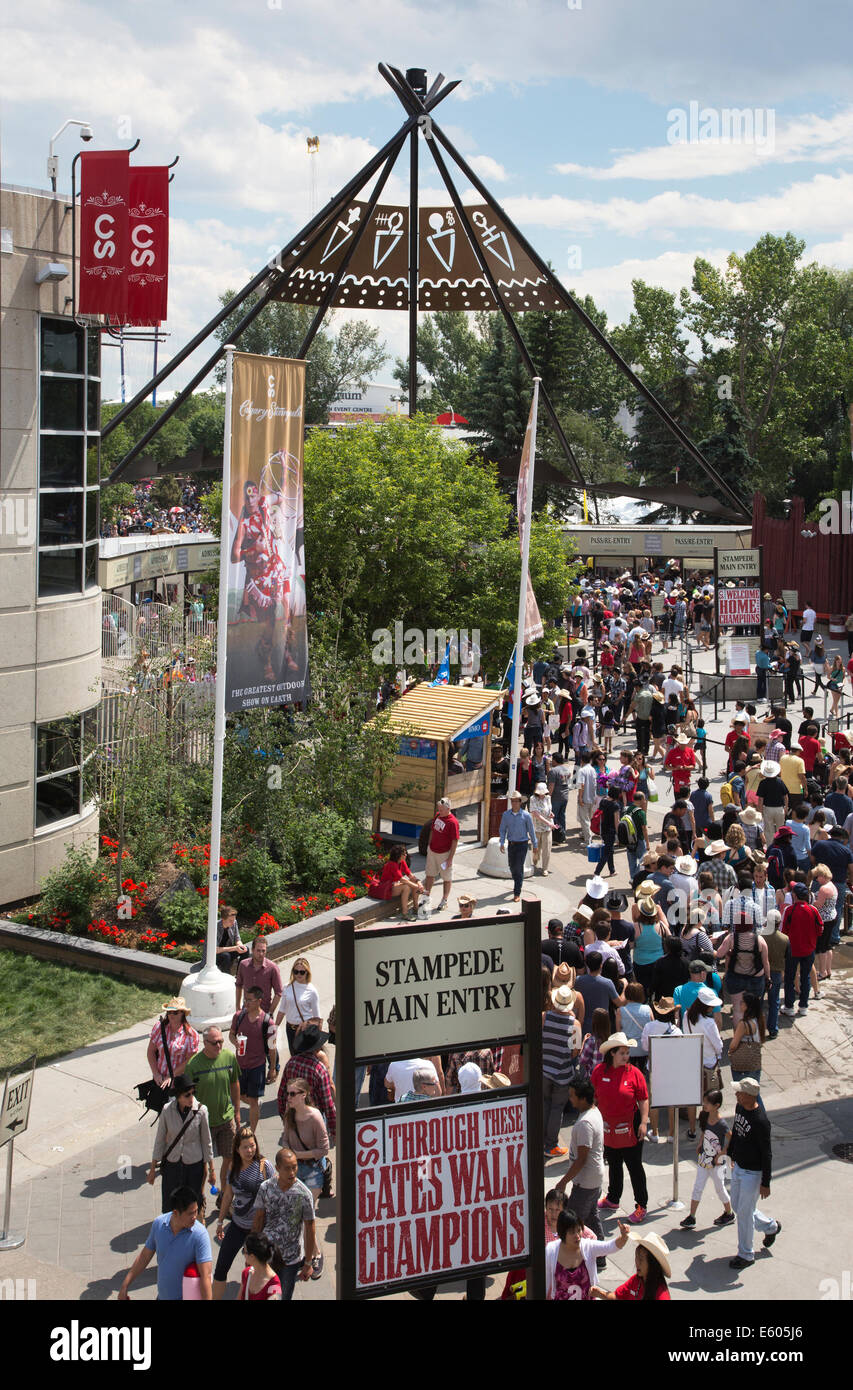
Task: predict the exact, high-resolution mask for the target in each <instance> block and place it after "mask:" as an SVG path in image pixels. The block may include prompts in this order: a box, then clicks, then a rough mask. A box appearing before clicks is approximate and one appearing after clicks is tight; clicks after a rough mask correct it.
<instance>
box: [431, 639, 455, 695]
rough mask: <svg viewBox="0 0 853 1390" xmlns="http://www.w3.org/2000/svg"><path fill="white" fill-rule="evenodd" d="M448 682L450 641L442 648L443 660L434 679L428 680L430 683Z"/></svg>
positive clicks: (444, 683) (443, 683)
mask: <svg viewBox="0 0 853 1390" xmlns="http://www.w3.org/2000/svg"><path fill="white" fill-rule="evenodd" d="M449 684H450V643H449V642H448V644H447V646H446V647H445V649H444V660H443V661H442V663H441V665H440V666H439V668H438V670H437V671H436V674H435V680H434V681H430V685H449Z"/></svg>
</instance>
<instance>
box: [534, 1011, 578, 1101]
mask: <svg viewBox="0 0 853 1390" xmlns="http://www.w3.org/2000/svg"><path fill="white" fill-rule="evenodd" d="M574 1033H575V1017H574V1014H570V1013H569V1014H561V1013H557V1012H556V1011H555V1010H551V1011H550V1012H549V1013H547V1014H546V1015H545V1022H544V1024H543V1025H542V1071H543V1072H544V1074H545V1075H546V1076H547V1077H550V1079H551V1080H552V1081H553V1082H554V1083H555V1084H556V1085H557V1086H567V1085H568V1084H569V1078H570V1077H571V1074H572V1045H573V1040H574Z"/></svg>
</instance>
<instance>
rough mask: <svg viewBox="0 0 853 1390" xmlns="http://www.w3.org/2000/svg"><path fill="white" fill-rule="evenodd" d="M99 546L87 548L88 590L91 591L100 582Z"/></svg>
mask: <svg viewBox="0 0 853 1390" xmlns="http://www.w3.org/2000/svg"><path fill="white" fill-rule="evenodd" d="M98 548H99V547H98V546H97V544H95V545H87V546H86V588H87V589H91V588H92V587H93V586H94V585H95V584H97V582H98Z"/></svg>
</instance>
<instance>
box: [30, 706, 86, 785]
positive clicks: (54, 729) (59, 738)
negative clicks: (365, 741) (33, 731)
mask: <svg viewBox="0 0 853 1390" xmlns="http://www.w3.org/2000/svg"><path fill="white" fill-rule="evenodd" d="M79 761H80V721H79V719H58V720H57V721H56V723H54V724H39V726H38V744H37V750H36V776H37V777H46V776H48V775H49V774H50V773H53V772H66V771H68V769H69V768H75V767H77V765H78V763H79Z"/></svg>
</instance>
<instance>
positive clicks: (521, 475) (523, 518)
mask: <svg viewBox="0 0 853 1390" xmlns="http://www.w3.org/2000/svg"><path fill="white" fill-rule="evenodd" d="M538 405H539V394H538V392H536V391H534V393H533V400H532V401H531V403H530V416H529V418H528V421H527V429H526V430H525V433H524V447H523V449H522V451H521V467H520V468H519V470H518V492H517V494H516V511H517V513H518V544H519V549H520V551H521V554H522V557H523V556H524V553H525V545H524V530H525V527H527V529H528V536H527V543H528V545H527V548H528V550H529V546H530V530H529V528H530V512H531V504H532V498H528V490H529V489H530V487H531V479H532V471H533V470H532V468H531V457H532V449H535V447H536V443H535V441H536V412H537V408H538ZM526 579H527V595H526V599H525V609H524V642H525V645H526V644H527V643H528V642H535V641H536V640H537V639H538V638H539V637H544V635H545V628H544V627H543V625H542V618H541V617H540V615H539V605H538V603H537V602H536V595H535V594H534V592H533V585H532V584H531V582H530V574H529V572H528V573H527V574H526Z"/></svg>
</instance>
